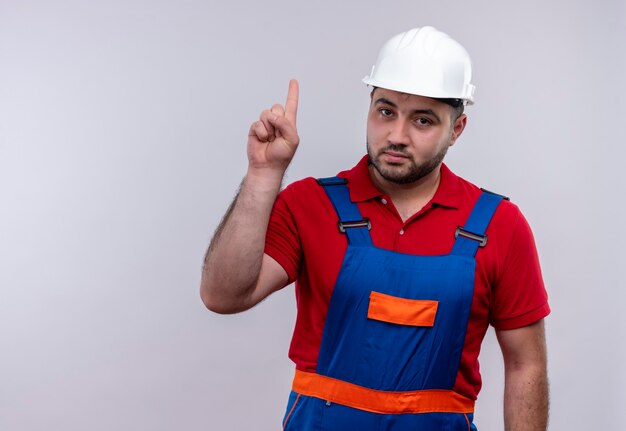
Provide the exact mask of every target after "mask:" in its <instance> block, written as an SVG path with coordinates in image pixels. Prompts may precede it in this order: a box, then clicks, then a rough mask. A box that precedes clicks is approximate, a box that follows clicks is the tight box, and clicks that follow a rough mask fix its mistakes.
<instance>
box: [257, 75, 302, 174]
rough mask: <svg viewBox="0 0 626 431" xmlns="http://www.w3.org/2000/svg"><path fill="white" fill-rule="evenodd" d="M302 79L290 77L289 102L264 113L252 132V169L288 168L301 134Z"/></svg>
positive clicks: (281, 169)
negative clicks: (297, 122)
mask: <svg viewBox="0 0 626 431" xmlns="http://www.w3.org/2000/svg"><path fill="white" fill-rule="evenodd" d="M298 93H299V89H298V81H296V80H295V79H292V80H291V81H289V91H288V93H287V101H286V102H285V106H284V107H283V106H282V105H279V104H276V105H274V106H272V108H271V109H267V110H265V111H263V112H262V113H261V116H260V118H259V120H258V121H255V122H254V123H252V125H251V126H250V131H249V133H248V162H249V164H250V168H252V169H268V168H269V169H275V170H278V171H283V172H284V170H285V169H287V166H289V163H290V162H291V159H293V156H294V154H295V152H296V148H297V147H298V143H299V142H300V138H299V137H298V130H297V128H296V116H297V113H298Z"/></svg>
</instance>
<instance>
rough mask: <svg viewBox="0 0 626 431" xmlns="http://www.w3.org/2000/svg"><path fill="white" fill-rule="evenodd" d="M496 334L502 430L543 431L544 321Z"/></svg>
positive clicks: (545, 401)
mask: <svg viewBox="0 0 626 431" xmlns="http://www.w3.org/2000/svg"><path fill="white" fill-rule="evenodd" d="M496 334H497V337H498V342H499V343H500V348H501V349H502V355H503V357H504V373H505V383H504V385H505V387H504V427H505V430H506V431H545V430H546V429H547V426H548V375H547V358H546V357H547V355H546V341H545V331H544V324H543V320H540V321H539V322H537V323H534V324H532V325H529V326H526V327H523V328H519V329H512V330H507V331H497V332H496Z"/></svg>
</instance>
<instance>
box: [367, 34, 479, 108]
mask: <svg viewBox="0 0 626 431" xmlns="http://www.w3.org/2000/svg"><path fill="white" fill-rule="evenodd" d="M471 79H472V63H471V60H470V57H469V54H468V53H467V51H466V50H465V48H463V47H462V46H461V44H459V43H458V42H457V41H455V40H454V39H452V38H451V37H450V36H448V35H447V34H445V33H442V32H440V31H439V30H437V29H435V28H433V27H421V28H414V29H411V30H409V31H407V32H404V33H400V34H398V35H396V36H394V37H392V38H391V39H389V41H387V43H385V45H383V47H382V49H381V50H380V53H379V54H378V59H377V60H376V64H375V65H374V66H372V72H371V73H370V74H369V76H366V77H365V78H363V82H365V83H366V84H368V85H372V86H374V87H380V88H386V89H388V90H394V91H399V92H402V93H407V94H415V95H418V96H426V97H433V98H441V99H460V100H462V101H463V103H464V104H470V105H471V104H473V103H474V90H475V87H474V85H473V84H471V83H470V80H471Z"/></svg>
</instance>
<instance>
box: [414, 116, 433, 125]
mask: <svg viewBox="0 0 626 431" xmlns="http://www.w3.org/2000/svg"><path fill="white" fill-rule="evenodd" d="M415 122H416V123H417V125H418V126H429V125H431V124H433V122H432V121H430V120H429V119H428V118H425V117H418V118H416V119H415Z"/></svg>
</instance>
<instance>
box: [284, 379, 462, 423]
mask: <svg viewBox="0 0 626 431" xmlns="http://www.w3.org/2000/svg"><path fill="white" fill-rule="evenodd" d="M293 390H294V392H297V393H299V394H302V395H307V396H310V397H315V398H320V399H323V400H327V401H330V402H333V403H337V404H342V405H344V406H348V407H354V408H356V409H360V410H365V411H368V412H373V413H383V414H398V413H433V412H446V413H473V411H474V400H471V399H469V398H466V397H464V396H462V395H460V394H458V393H456V392H453V391H449V390H437V389H431V390H423V391H408V392H391V391H377V390H375V389H369V388H365V387H363V386H359V385H355V384H353V383H348V382H344V381H343V380H338V379H333V378H332V377H326V376H322V375H320V374H316V373H307V372H304V371H299V370H296V376H295V378H294V379H293Z"/></svg>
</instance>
